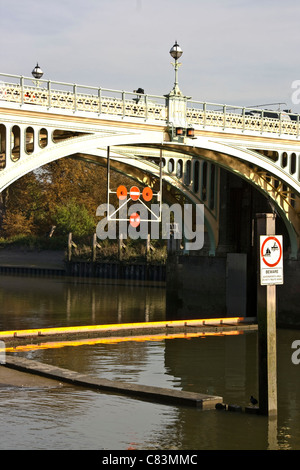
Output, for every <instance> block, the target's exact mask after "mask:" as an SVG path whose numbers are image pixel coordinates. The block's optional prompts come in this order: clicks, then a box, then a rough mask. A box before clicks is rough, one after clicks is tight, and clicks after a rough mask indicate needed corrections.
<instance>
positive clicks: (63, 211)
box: [53, 200, 95, 238]
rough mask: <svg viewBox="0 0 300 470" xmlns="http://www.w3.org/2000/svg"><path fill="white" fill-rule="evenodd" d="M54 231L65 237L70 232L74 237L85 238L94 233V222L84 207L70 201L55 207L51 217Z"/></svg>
mask: <svg viewBox="0 0 300 470" xmlns="http://www.w3.org/2000/svg"><path fill="white" fill-rule="evenodd" d="M53 219H54V222H55V225H56V227H57V228H56V230H57V232H58V233H59V234H62V235H66V234H68V233H69V232H72V234H73V236H74V237H79V238H82V237H85V236H86V235H89V234H92V233H93V231H95V221H94V219H93V217H92V216H91V215H90V214H89V212H88V210H87V209H86V208H85V206H83V205H81V204H78V203H77V202H76V201H74V200H71V201H69V202H67V203H66V204H61V205H59V206H57V207H56V210H55V214H54V216H53Z"/></svg>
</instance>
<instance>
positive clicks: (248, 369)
mask: <svg viewBox="0 0 300 470" xmlns="http://www.w3.org/2000/svg"><path fill="white" fill-rule="evenodd" d="M164 303H165V293H164V290H163V289H162V288H160V287H149V286H141V287H138V286H132V285H131V286H126V285H120V284H106V283H103V282H98V281H89V280H88V281H84V280H83V281H81V280H78V279H76V280H73V279H71V280H69V279H39V278H23V277H21V276H20V277H14V276H1V277H0V311H1V317H0V325H1V329H3V330H8V329H13V328H18V329H20V328H35V327H41V328H42V327H49V326H64V325H66V326H72V325H75V324H78V325H80V324H92V323H95V324H105V323H113V322H131V321H144V320H145V319H149V320H154V321H160V320H163V319H164V315H165V306H164ZM296 339H300V334H299V331H297V330H279V331H278V348H277V350H278V416H277V418H276V420H269V419H268V418H266V417H263V416H257V415H250V414H245V413H233V412H227V411H226V412H222V411H221V412H220V411H216V410H211V411H201V410H195V409H191V408H188V407H183V406H180V407H176V406H168V405H161V404H156V403H151V402H147V401H141V400H133V399H131V398H128V397H126V396H117V395H115V394H106V393H100V392H95V391H91V390H85V389H81V388H76V387H73V386H64V387H62V388H58V387H56V386H55V387H53V388H51V389H32V388H31V389H26V388H24V389H9V388H5V387H2V388H1V387H0V419H1V423H2V425H1V431H2V433H1V440H0V448H1V449H9V448H14V449H29V448H34V449H47V448H50V449H111V450H113V449H121V450H124V449H128V448H136V449H151V450H153V449H162V450H164V449H176V450H185V449H195V450H202V449H220V450H221V449H256V450H259V449H300V426H299V422H300V420H299V417H300V374H299V371H300V365H299V366H297V365H294V364H293V363H292V361H291V354H292V350H291V344H292V342H293V341H294V340H296ZM256 351H257V335H256V333H255V332H252V333H247V334H242V335H232V336H215V337H214V336H209V337H205V338H201V337H199V338H190V339H187V338H178V339H170V338H168V339H166V338H162V339H161V340H160V341H158V340H153V339H152V340H151V341H134V340H133V341H127V342H125V341H124V342H116V343H113V342H111V343H105V342H101V343H99V344H90V345H81V346H68V347H59V348H51V349H38V350H30V351H27V352H22V353H18V354H22V355H24V356H26V357H30V358H33V359H36V360H39V361H41V362H45V363H50V364H53V365H57V366H59V367H65V368H68V369H72V370H75V371H78V372H82V373H87V374H91V375H96V376H99V377H103V378H108V379H112V380H122V381H127V382H134V383H140V384H145V385H156V386H159V387H168V388H177V389H184V390H188V391H196V392H203V393H215V394H217V395H221V396H223V397H224V401H225V402H226V403H231V404H239V405H241V406H245V405H248V402H249V397H250V395H257V354H256ZM0 383H1V368H0Z"/></svg>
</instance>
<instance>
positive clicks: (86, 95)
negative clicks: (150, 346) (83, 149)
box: [0, 73, 167, 121]
mask: <svg viewBox="0 0 300 470" xmlns="http://www.w3.org/2000/svg"><path fill="white" fill-rule="evenodd" d="M7 78H9V81H7ZM0 101H6V102H13V103H18V104H20V105H23V104H34V105H40V106H46V107H47V108H59V109H67V110H71V111H73V112H76V111H81V112H93V113H97V114H109V115H115V116H121V117H134V118H137V117H140V118H142V119H144V120H147V119H154V120H160V121H166V120H167V113H166V99H165V97H163V96H158V95H146V94H144V93H137V92H128V91H120V90H113V89H109V88H101V87H93V86H87V85H77V84H72V83H65V82H58V81H50V80H42V79H40V80H34V79H32V78H28V77H23V76H19V75H8V74H3V73H0Z"/></svg>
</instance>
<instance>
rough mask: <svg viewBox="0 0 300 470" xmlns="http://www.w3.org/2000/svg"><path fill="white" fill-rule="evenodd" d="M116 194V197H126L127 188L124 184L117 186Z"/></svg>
mask: <svg viewBox="0 0 300 470" xmlns="http://www.w3.org/2000/svg"><path fill="white" fill-rule="evenodd" d="M117 196H118V199H120V200H122V199H126V197H127V189H126V188H125V186H122V185H121V186H119V187H118V189H117Z"/></svg>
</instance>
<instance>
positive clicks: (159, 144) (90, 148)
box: [0, 75, 300, 258]
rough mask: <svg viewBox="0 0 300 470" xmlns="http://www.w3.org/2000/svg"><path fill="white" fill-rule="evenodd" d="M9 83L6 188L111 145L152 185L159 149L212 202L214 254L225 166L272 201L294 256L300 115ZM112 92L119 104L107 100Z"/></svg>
mask: <svg viewBox="0 0 300 470" xmlns="http://www.w3.org/2000/svg"><path fill="white" fill-rule="evenodd" d="M9 77H11V82H7V81H6V82H3V83H2V85H1V84H0V164H1V169H0V191H3V190H4V189H5V188H6V187H8V186H9V185H10V184H11V183H13V182H14V181H16V180H17V179H18V178H20V177H22V176H24V175H25V174H27V173H28V172H30V171H33V170H35V169H37V168H39V167H41V166H43V165H45V164H47V163H50V162H51V161H54V160H57V159H59V158H63V157H66V156H80V157H81V158H86V159H91V160H93V161H97V159H99V161H100V160H102V161H103V159H104V158H105V156H106V149H107V147H111V148H112V159H113V161H114V162H115V165H116V167H117V166H118V164H119V165H120V164H121V165H123V166H124V165H127V166H128V168H130V167H131V168H132V169H134V170H130V171H129V170H128V174H131V175H132V176H133V177H136V178H137V179H140V180H141V181H142V180H143V177H142V176H141V175H143V174H148V175H150V176H151V177H153V178H155V177H158V175H159V168H158V165H157V164H155V163H154V164H153V161H154V162H155V159H157V157H158V152H159V151H160V149H162V150H163V157H164V159H165V162H166V165H165V170H164V173H163V178H164V180H165V181H166V182H167V183H168V184H170V185H172V186H174V187H176V188H177V189H178V190H180V191H181V192H183V193H184V194H185V195H186V197H188V198H189V199H190V200H191V201H192V202H194V203H197V202H203V203H204V204H205V214H206V215H205V217H206V222H207V227H208V231H209V234H210V241H211V254H213V253H214V251H215V248H216V246H217V244H218V216H219V214H218V197H219V192H218V189H219V188H218V174H219V168H224V169H226V170H228V171H230V172H233V173H235V174H237V175H239V176H240V177H242V178H243V179H245V180H247V181H248V182H249V183H250V184H252V185H254V186H255V187H256V188H257V189H258V190H259V191H261V192H263V193H264V194H265V195H266V197H268V198H269V199H270V200H272V201H273V203H274V205H275V206H276V209H277V211H278V212H279V213H280V215H281V217H282V218H283V220H284V222H285V224H286V227H287V230H288V233H289V238H290V256H291V257H292V258H296V257H297V254H298V250H299V240H300V237H299V235H300V223H299V212H300V204H299V202H300V145H299V138H300V135H299V116H298V115H297V116H294V115H292V114H290V115H285V114H283V113H279V114H278V116H277V117H274V116H273V117H269V116H266V115H265V114H264V110H261V111H260V113H257V112H256V111H257V110H255V112H256V114H255V113H253V112H252V111H253V110H248V109H247V108H241V107H240V108H239V107H233V106H232V107H230V106H225V105H217V104H213V103H211V104H209V103H203V102H192V101H191V100H189V99H188V98H186V97H183V96H182V95H181V94H179V95H178V96H171V94H170V95H168V96H167V97H153V96H147V95H143V96H132V95H133V94H132V93H125V92H118V91H112V90H106V93H105V90H103V89H97V92H96V93H95V91H94V90H92V92H91V93H89V94H88V93H80V91H79V90H80V87H79V86H75V85H72V88H71V92H66V91H62V90H58V89H55V90H54V89H53V84H54V82H51V83H50V82H49V81H47V82H45V84H46V85H45V84H44V86H43V84H40V86H38V87H37V86H34V87H33V86H32V85H26V80H29V79H25V78H24V77H16V76H9ZM5 78H7V75H5ZM56 84H57V85H58V82H56ZM66 85H67V84H64V86H66ZM70 87H71V85H70ZM82 88H83V87H82ZM85 88H90V89H91V88H92V87H85ZM112 92H114V94H115V95H117V94H119V97H116V96H114V97H112V96H106V94H107V95H109V94H110V95H112ZM127 95H130V96H129V99H128V97H127ZM211 108H214V109H211ZM189 131H191V132H189ZM188 134H189V135H188ZM179 162H182V169H181V171H180V172H178V164H179ZM204 162H207V163H208V167H207V166H206V167H205V172H206V178H207V177H208V178H209V184H207V182H206V185H207V187H206V188H205V189H206V191H208V192H209V193H210V196H209V197H207V194H206V200H204V198H203V194H204V193H203V175H204V174H205V172H204V171H203V168H204ZM211 170H213V175H212V174H211ZM138 172H140V175H139V174H138ZM153 181H154V180H153ZM196 182H197V184H196ZM153 184H154V183H153ZM212 195H213V196H212ZM211 198H213V200H214V204H213V206H210V200H211Z"/></svg>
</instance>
